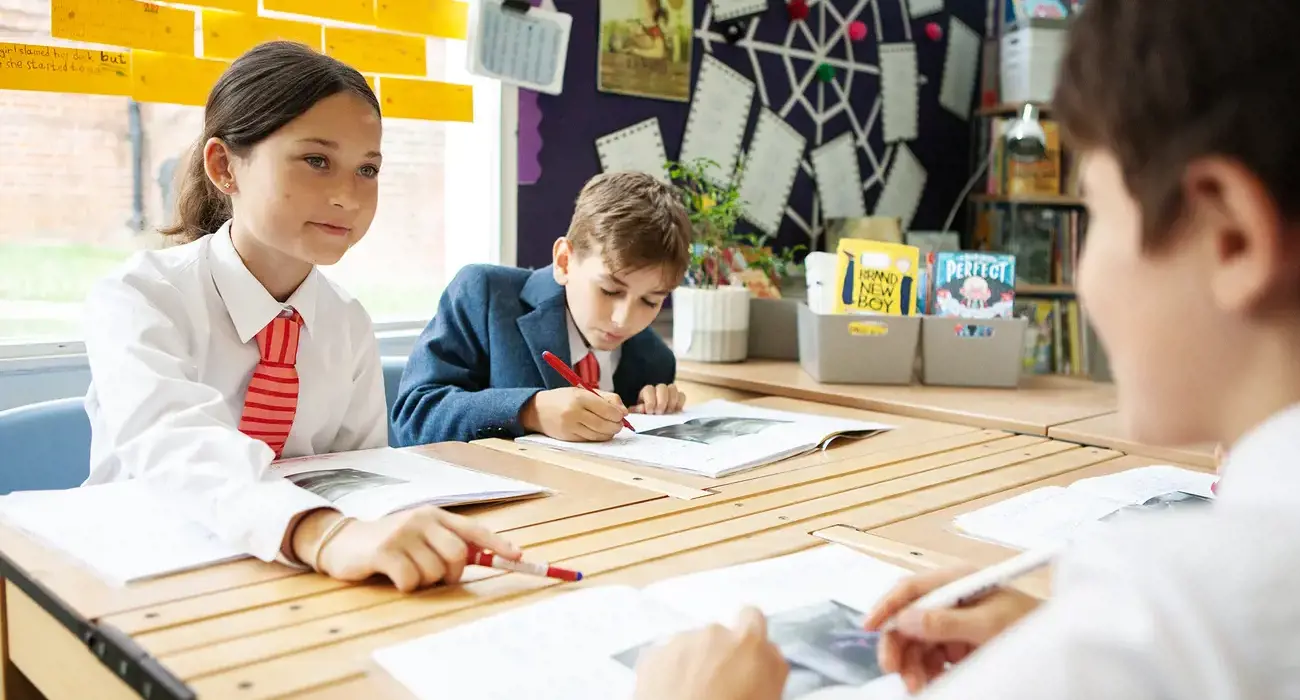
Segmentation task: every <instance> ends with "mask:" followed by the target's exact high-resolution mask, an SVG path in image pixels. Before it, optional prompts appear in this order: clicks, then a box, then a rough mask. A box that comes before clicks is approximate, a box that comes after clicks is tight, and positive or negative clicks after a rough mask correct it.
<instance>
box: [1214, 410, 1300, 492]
mask: <svg viewBox="0 0 1300 700" xmlns="http://www.w3.org/2000/svg"><path fill="white" fill-rule="evenodd" d="M1220 471H1221V474H1220V482H1219V486H1218V501H1219V503H1222V504H1226V505H1228V506H1232V505H1234V504H1240V505H1246V506H1254V505H1261V504H1278V505H1295V504H1297V503H1300V404H1293V405H1292V406H1289V407H1288V408H1285V409H1283V410H1282V411H1279V412H1278V413H1275V414H1273V416H1271V417H1270V418H1269V419H1268V420H1266V421H1264V422H1263V423H1261V424H1259V425H1257V426H1255V428H1254V429H1252V430H1251V431H1250V432H1248V433H1246V435H1245V436H1243V437H1242V438H1241V439H1240V440H1238V441H1237V442H1236V444H1234V445H1232V447H1231V448H1230V449H1229V450H1228V454H1227V458H1226V459H1225V460H1224V463H1223V467H1222V469H1221V470H1220Z"/></svg>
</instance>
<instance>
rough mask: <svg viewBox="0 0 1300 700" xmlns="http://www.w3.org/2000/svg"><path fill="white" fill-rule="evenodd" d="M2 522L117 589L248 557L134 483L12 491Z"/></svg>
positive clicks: (0, 513) (0, 512)
mask: <svg viewBox="0 0 1300 700" xmlns="http://www.w3.org/2000/svg"><path fill="white" fill-rule="evenodd" d="M0 518H3V519H4V521H5V522H7V523H9V524H10V525H12V526H14V527H16V528H18V529H20V530H23V531H25V532H27V533H28V534H30V535H32V536H33V537H35V538H36V539H38V540H40V541H42V542H44V543H45V544H47V545H49V546H50V547H53V548H55V549H58V550H60V551H62V552H63V553H65V554H67V555H68V556H70V557H72V558H73V559H75V560H77V561H79V562H80V563H81V564H82V565H84V566H86V567H88V568H89V569H91V570H93V571H94V572H96V573H97V574H98V575H99V576H100V577H102V578H104V579H106V580H107V581H108V582H110V583H113V584H116V585H125V584H128V583H132V582H135V581H142V580H145V579H150V578H156V577H158V576H164V575H167V574H174V573H179V572H182V571H189V570H191V569H197V568H201V567H204V566H209V565H212V564H217V563H220V562H223V561H231V560H234V559H243V558H245V557H246V556H247V555H246V554H245V553H243V552H240V551H238V550H236V549H234V548H232V547H230V546H228V545H226V544H225V543H223V542H222V541H221V540H219V539H218V538H217V537H216V535H214V534H212V533H211V532H209V531H208V530H206V529H205V528H203V527H202V526H201V525H199V524H198V523H195V522H193V521H192V520H190V519H189V518H187V517H185V515H184V514H182V513H179V512H176V511H175V510H173V509H172V508H171V507H170V506H169V505H168V504H167V502H166V501H165V500H164V499H163V498H162V497H161V496H159V495H158V493H157V492H155V491H153V490H151V489H150V488H149V487H147V486H145V485H144V484H143V482H140V481H138V480H132V481H119V482H114V483H109V484H99V485H95V486H82V487H79V488H74V489H66V490H62V491H21V492H18V493H12V494H9V495H7V496H3V497H0Z"/></svg>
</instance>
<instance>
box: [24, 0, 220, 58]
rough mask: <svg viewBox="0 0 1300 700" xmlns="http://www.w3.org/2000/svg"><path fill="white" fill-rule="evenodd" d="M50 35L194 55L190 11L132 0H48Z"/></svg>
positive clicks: (192, 19)
mask: <svg viewBox="0 0 1300 700" xmlns="http://www.w3.org/2000/svg"><path fill="white" fill-rule="evenodd" d="M50 36H54V37H58V38H60V39H73V40H75V41H87V42H93V43H97V44H112V45H113V46H126V47H130V48H133V49H148V50H150V51H165V52H167V53H177V54H181V55H184V56H193V55H194V12H192V11H190V10H178V9H176V8H174V7H163V6H161V5H154V4H151V3H147V2H137V1H136V0H50Z"/></svg>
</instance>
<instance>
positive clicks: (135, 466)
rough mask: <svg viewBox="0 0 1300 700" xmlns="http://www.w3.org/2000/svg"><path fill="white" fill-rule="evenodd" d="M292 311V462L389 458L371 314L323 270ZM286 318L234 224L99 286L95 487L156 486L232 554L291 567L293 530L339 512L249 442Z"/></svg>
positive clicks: (92, 349) (292, 302)
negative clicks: (326, 511) (382, 454)
mask: <svg viewBox="0 0 1300 700" xmlns="http://www.w3.org/2000/svg"><path fill="white" fill-rule="evenodd" d="M286 305H289V306H292V307H293V308H295V309H297V311H298V313H299V314H301V315H302V317H303V321H304V323H303V333H302V339H301V341H300V345H299V349H298V359H297V369H298V376H299V394H298V407H297V413H296V415H295V417H294V422H293V427H292V430H291V431H290V433H289V438H288V441H287V443H286V445H285V449H284V452H283V456H284V457H286V458H287V457H297V456H305V455H313V454H321V453H328V452H342V451H348V450H359V449H366V448H374V447H384V446H386V445H387V444H388V419H387V407H386V403H385V400H384V383H383V370H382V368H381V365H380V359H379V347H378V343H377V341H376V339H375V335H374V330H373V328H372V326H371V323H370V317H369V316H368V315H367V314H366V312H365V310H364V309H363V308H362V307H361V304H360V303H359V302H357V301H356V300H354V299H352V298H351V297H349V296H347V295H346V294H345V293H344V292H342V291H341V290H339V289H338V288H336V287H335V286H333V285H332V284H331V283H330V282H329V280H328V279H326V278H325V277H324V275H323V274H321V272H320V271H319V270H315V269H313V270H312V271H311V273H310V274H309V275H308V276H307V279H306V280H305V281H304V282H303V283H302V285H300V286H299V287H298V289H297V291H295V292H294V294H293V295H292V296H291V297H290V298H289V300H288V301H287V302H286ZM283 306H284V305H281V304H280V303H279V302H277V301H276V300H275V299H274V298H273V297H272V296H271V295H270V294H269V293H268V292H267V291H266V289H265V288H264V287H263V286H262V285H261V283H259V282H258V281H257V279H256V278H254V277H253V275H252V274H251V273H250V272H249V271H248V269H247V268H246V267H245V266H244V264H243V262H242V260H241V259H240V257H239V255H238V253H237V252H236V251H235V249H234V245H233V244H232V243H231V240H230V223H229V222H227V223H226V224H225V225H224V226H222V227H221V228H220V229H219V230H218V231H217V232H215V233H213V234H211V235H209V236H204V237H203V238H201V239H199V240H197V241H195V242H193V243H189V244H186V245H183V246H177V247H174V248H168V249H164V250H160V251H149V252H144V253H140V254H137V255H135V256H133V257H132V258H131V260H130V261H128V262H127V263H126V264H125V265H124V266H123V267H122V268H120V269H119V270H117V271H116V272H115V273H113V274H112V275H110V276H108V277H107V278H105V279H103V280H101V281H99V282H98V283H97V284H96V285H95V286H94V288H93V289H92V290H91V292H90V293H89V295H88V296H87V298H86V304H85V313H86V318H85V342H86V352H87V355H88V356H89V360H90V371H91V377H92V382H91V386H90V389H89V391H88V392H87V394H86V402H85V404H86V412H87V414H88V415H89V418H90V423H91V428H92V440H91V456H90V477H89V478H88V479H87V481H86V483H87V484H96V483H103V482H109V481H117V480H122V479H130V478H138V477H144V478H146V479H148V480H149V481H150V482H151V483H152V484H154V485H156V486H158V487H159V488H160V490H161V491H162V492H163V493H165V494H166V495H167V497H168V498H170V499H172V500H173V503H174V504H175V505H177V506H178V507H180V508H182V509H183V510H184V512H186V513H187V514H188V515H190V516H191V517H193V518H195V519H196V520H198V521H199V522H200V523H202V524H203V525H205V526H207V527H208V528H209V529H211V530H212V531H213V532H215V533H216V534H217V535H218V536H220V537H221V538H222V539H224V540H225V541H227V542H229V543H231V544H232V545H234V546H236V547H239V548H240V549H242V550H244V551H247V552H248V553H250V554H252V555H253V556H256V557H258V558H260V559H263V560H266V561H271V560H274V559H276V558H277V557H279V554H280V547H281V544H282V542H283V538H284V534H285V530H286V528H287V526H288V524H289V522H290V521H291V519H292V518H294V517H295V516H297V515H298V514H300V513H303V512H305V511H308V510H311V509H314V508H321V507H330V506H331V504H330V502H329V501H327V500H325V499H323V498H321V497H319V496H317V495H315V494H313V493H311V492H309V491H306V490H304V489H300V488H298V487H297V486H295V485H294V484H292V483H291V482H289V481H286V480H284V479H282V478H280V477H277V476H271V475H269V474H268V473H267V467H268V465H270V463H271V461H272V459H273V453H272V451H271V449H270V448H269V447H267V446H266V444H265V443H263V442H262V441H260V440H255V439H253V438H250V437H248V436H246V435H244V434H243V433H241V432H239V430H238V425H239V420H240V416H241V414H242V412H243V406H244V395H245V390H246V388H247V386H248V381H249V379H250V377H251V375H252V372H253V368H254V367H255V366H256V364H257V362H258V359H259V353H258V349H257V343H256V341H255V340H254V339H253V338H254V336H255V335H256V334H257V333H258V332H259V331H260V330H261V329H262V328H263V327H265V326H266V324H267V323H269V322H270V321H271V319H273V318H274V317H275V316H276V315H277V314H279V313H280V312H281V311H282V309H283Z"/></svg>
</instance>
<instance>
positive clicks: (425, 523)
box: [293, 506, 522, 592]
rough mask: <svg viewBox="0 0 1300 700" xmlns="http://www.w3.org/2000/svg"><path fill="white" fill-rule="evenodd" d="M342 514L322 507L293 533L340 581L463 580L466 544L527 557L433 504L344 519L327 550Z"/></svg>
mask: <svg viewBox="0 0 1300 700" xmlns="http://www.w3.org/2000/svg"><path fill="white" fill-rule="evenodd" d="M341 517H343V516H341V515H340V514H339V513H338V512H337V511H333V510H322V511H317V512H315V513H312V514H310V515H308V516H307V517H306V518H304V519H303V521H302V523H301V524H299V526H298V528H297V529H296V530H294V535H293V544H294V552H295V553H296V554H297V555H298V557H299V559H301V560H302V561H305V562H309V563H310V562H314V563H316V564H317V565H318V566H319V568H320V572H321V573H323V574H325V575H327V576H330V577H331V578H335V579H339V580H340V581H363V580H365V579H367V578H370V577H371V576H374V575H376V574H382V575H384V576H387V577H388V579H389V580H390V581H392V582H393V585H395V586H396V587H397V588H398V590H400V591H402V592H410V591H414V590H416V589H419V588H425V587H428V586H432V585H434V584H436V583H439V582H446V583H456V582H457V581H460V577H461V574H462V573H463V572H464V571H465V564H466V562H467V561H468V556H469V551H468V548H467V547H466V545H467V544H473V545H477V546H478V547H480V548H482V549H488V550H492V551H493V552H494V553H496V554H499V555H501V556H503V557H506V558H507V559H516V560H517V559H519V557H520V556H521V555H522V553H521V552H520V551H519V549H518V548H517V547H515V546H514V545H513V544H511V543H510V542H507V541H506V540H505V539H504V538H503V537H501V536H500V535H497V534H495V533H493V532H491V531H489V530H488V529H486V528H484V527H483V526H482V525H479V524H478V523H477V522H475V521H473V520H471V519H469V518H466V517H464V516H462V515H456V514H455V513H449V512H447V511H445V510H442V509H441V508H434V507H432V506H426V507H422V508H416V509H412V510H408V511H402V512H400V513H394V514H392V515H388V516H385V517H383V518H380V519H379V520H373V521H366V520H353V521H351V522H348V523H345V524H343V525H342V526H341V529H338V530H337V531H336V532H335V533H334V534H333V536H331V537H330V538H329V540H328V541H326V542H324V543H323V548H322V543H321V542H320V539H321V537H322V536H323V535H324V534H325V533H326V532H327V531H328V530H329V528H330V526H331V525H333V524H334V522H335V521H336V520H338V519H339V518H341Z"/></svg>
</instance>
